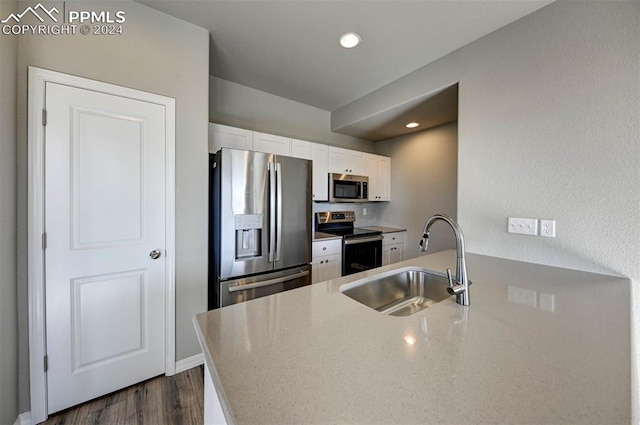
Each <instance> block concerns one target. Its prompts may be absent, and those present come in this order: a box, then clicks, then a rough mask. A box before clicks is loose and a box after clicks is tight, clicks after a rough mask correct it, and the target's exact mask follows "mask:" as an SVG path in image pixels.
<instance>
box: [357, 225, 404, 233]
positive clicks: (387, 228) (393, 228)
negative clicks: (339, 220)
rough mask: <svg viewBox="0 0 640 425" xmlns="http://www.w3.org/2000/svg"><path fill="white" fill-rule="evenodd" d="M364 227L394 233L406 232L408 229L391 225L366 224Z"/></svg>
mask: <svg viewBox="0 0 640 425" xmlns="http://www.w3.org/2000/svg"><path fill="white" fill-rule="evenodd" d="M364 229H371V230H377V231H379V232H382V233H394V232H406V231H407V229H403V228H401V227H389V226H366V227H364Z"/></svg>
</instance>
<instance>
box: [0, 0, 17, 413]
mask: <svg viewBox="0 0 640 425" xmlns="http://www.w3.org/2000/svg"><path fill="white" fill-rule="evenodd" d="M16 7H17V4H16V2H15V1H0V16H2V17H5V16H8V15H9V14H10V13H11V12H13V11H15V9H16ZM17 48H18V39H17V37H15V36H9V35H4V34H3V35H2V36H0V58H2V59H1V60H0V424H12V423H13V422H14V421H15V420H16V418H17V417H18V308H17V298H16V293H17V286H16V70H17V57H18V56H17V52H18V50H17Z"/></svg>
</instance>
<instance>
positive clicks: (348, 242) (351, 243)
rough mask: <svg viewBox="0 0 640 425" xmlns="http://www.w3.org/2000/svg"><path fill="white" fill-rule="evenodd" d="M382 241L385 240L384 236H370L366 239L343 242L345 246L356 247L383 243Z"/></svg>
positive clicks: (351, 239) (352, 239) (345, 240)
mask: <svg viewBox="0 0 640 425" xmlns="http://www.w3.org/2000/svg"><path fill="white" fill-rule="evenodd" d="M382 239H384V238H383V237H382V235H376V236H369V237H366V238H349V239H343V240H344V244H345V245H355V244H358V243H366V242H376V241H381V240H382Z"/></svg>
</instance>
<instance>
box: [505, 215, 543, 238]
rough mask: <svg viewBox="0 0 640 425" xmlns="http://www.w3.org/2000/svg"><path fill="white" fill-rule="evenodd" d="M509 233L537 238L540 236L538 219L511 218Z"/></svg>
mask: <svg viewBox="0 0 640 425" xmlns="http://www.w3.org/2000/svg"><path fill="white" fill-rule="evenodd" d="M507 232H509V233H518V234H521V235H531V236H536V235H537V234H538V219H537V218H517V217H509V222H508V227H507Z"/></svg>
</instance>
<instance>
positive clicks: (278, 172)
mask: <svg viewBox="0 0 640 425" xmlns="http://www.w3.org/2000/svg"><path fill="white" fill-rule="evenodd" d="M275 165H276V199H277V202H278V205H277V223H276V261H280V251H281V250H282V164H280V163H279V162H276V163H275Z"/></svg>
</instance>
